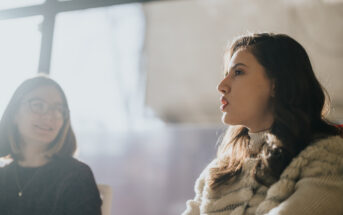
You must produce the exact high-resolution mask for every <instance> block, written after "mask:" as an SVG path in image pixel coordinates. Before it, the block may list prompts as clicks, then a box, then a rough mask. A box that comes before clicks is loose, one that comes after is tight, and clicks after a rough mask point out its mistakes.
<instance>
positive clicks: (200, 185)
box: [194, 159, 218, 193]
mask: <svg viewBox="0 0 343 215" xmlns="http://www.w3.org/2000/svg"><path fill="white" fill-rule="evenodd" d="M217 162H218V161H217V159H214V160H212V161H211V162H210V163H209V164H208V165H207V166H206V167H205V168H204V170H203V171H202V172H201V174H200V176H199V177H198V179H197V180H196V182H195V186H194V190H195V192H196V193H201V192H202V191H203V190H204V187H205V185H206V181H207V178H208V177H209V174H210V170H211V168H213V167H215V166H216V165H217Z"/></svg>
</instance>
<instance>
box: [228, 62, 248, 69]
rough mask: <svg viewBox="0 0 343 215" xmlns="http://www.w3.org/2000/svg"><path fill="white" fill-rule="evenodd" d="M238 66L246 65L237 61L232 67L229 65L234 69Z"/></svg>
mask: <svg viewBox="0 0 343 215" xmlns="http://www.w3.org/2000/svg"><path fill="white" fill-rule="evenodd" d="M238 66H245V67H248V66H247V65H245V64H244V63H237V64H235V65H234V66H233V67H231V69H235V68H236V67H238Z"/></svg>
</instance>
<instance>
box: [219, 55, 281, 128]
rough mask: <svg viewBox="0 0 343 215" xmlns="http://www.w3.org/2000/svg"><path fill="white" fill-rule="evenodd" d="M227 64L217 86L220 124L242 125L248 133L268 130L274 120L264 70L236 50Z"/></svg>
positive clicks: (269, 87)
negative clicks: (223, 75) (222, 77)
mask: <svg viewBox="0 0 343 215" xmlns="http://www.w3.org/2000/svg"><path fill="white" fill-rule="evenodd" d="M227 63H228V65H227V68H228V69H227V71H226V74H225V77H224V79H223V80H222V81H221V82H220V83H219V85H218V91H219V92H220V93H221V94H222V97H221V102H222V105H221V107H220V108H221V111H222V112H223V117H222V120H223V122H224V123H226V124H229V125H243V126H245V127H247V128H249V130H250V131H251V132H257V131H261V130H265V129H269V128H270V127H271V125H272V123H273V120H274V117H273V113H272V108H271V105H270V99H271V97H272V95H273V83H272V81H271V80H270V79H269V78H268V77H267V74H266V73H265V69H264V68H263V66H262V65H261V64H260V63H259V62H258V61H257V59H256V58H255V57H254V55H252V54H251V53H250V52H249V51H248V50H247V49H240V50H238V51H236V52H235V53H234V54H233V56H232V57H231V59H230V60H229V62H227Z"/></svg>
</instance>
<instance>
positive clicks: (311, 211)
mask: <svg viewBox="0 0 343 215" xmlns="http://www.w3.org/2000/svg"><path fill="white" fill-rule="evenodd" d="M224 63H225V75H224V78H223V79H222V81H221V82H220V83H219V85H218V91H219V93H220V94H221V98H220V101H221V107H220V109H221V111H222V113H223V117H222V121H223V122H224V123H225V124H227V125H229V126H230V127H229V129H228V131H227V133H226V135H225V136H224V137H223V139H222V142H221V144H220V146H219V149H218V154H217V157H216V158H215V159H214V160H213V162H211V163H210V164H209V165H208V167H207V168H205V170H204V171H203V173H202V174H201V175H200V177H199V178H198V179H197V182H196V185H195V198H194V199H193V200H189V201H188V202H187V209H186V211H184V213H183V215H199V214H204V215H205V214H206V215H243V214H244V215H245V214H247V215H248V214H255V215H289V214H291V215H324V214H330V215H341V214H343V204H342V200H343V139H342V137H340V135H341V134H342V130H340V128H339V127H338V126H336V125H334V124H333V123H330V122H329V121H328V120H326V119H325V118H324V112H323V111H324V110H325V94H324V90H323V88H322V87H321V85H320V83H319V82H318V80H317V78H316V77H315V74H314V72H313V70H312V66H311V63H310V60H309V57H308V55H307V53H306V51H305V49H304V48H303V47H302V46H301V45H300V44H299V43H298V42H297V41H295V40H294V39H292V38H290V37H289V36H287V35H284V34H269V33H261V34H252V35H246V36H242V37H240V38H238V39H237V40H235V41H234V42H233V43H232V45H231V47H230V48H229V50H228V51H227V54H226V56H225V58H224Z"/></svg>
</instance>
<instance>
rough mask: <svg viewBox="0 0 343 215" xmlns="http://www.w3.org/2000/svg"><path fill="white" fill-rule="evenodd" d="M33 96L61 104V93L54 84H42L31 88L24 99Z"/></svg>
mask: <svg viewBox="0 0 343 215" xmlns="http://www.w3.org/2000/svg"><path fill="white" fill-rule="evenodd" d="M33 98H39V99H42V100H44V101H47V102H49V103H52V104H54V103H60V104H63V99H62V96H61V93H60V92H59V91H58V90H57V89H56V87H54V86H49V85H43V86H40V87H37V88H35V89H33V90H32V91H31V92H29V93H28V94H27V95H26V96H25V97H24V100H29V99H33Z"/></svg>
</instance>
